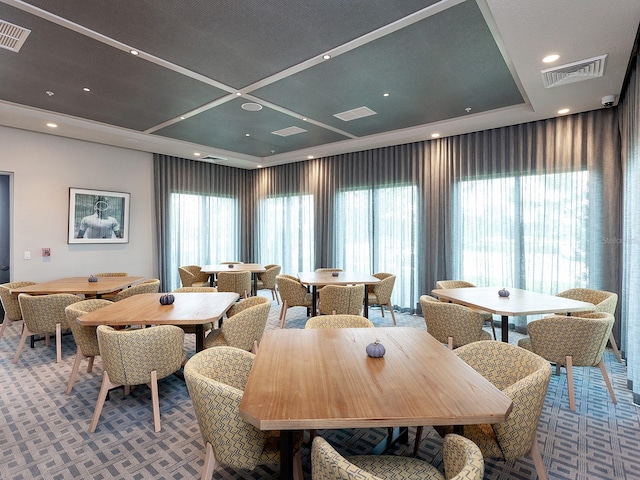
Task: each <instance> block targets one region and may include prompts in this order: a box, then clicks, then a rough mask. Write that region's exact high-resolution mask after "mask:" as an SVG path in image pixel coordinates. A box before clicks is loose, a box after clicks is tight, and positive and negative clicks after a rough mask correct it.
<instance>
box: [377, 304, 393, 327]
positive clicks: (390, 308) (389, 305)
mask: <svg viewBox="0 0 640 480" xmlns="http://www.w3.org/2000/svg"><path fill="white" fill-rule="evenodd" d="M387 307H389V312H391V319H392V320H393V324H394V325H397V323H396V316H395V315H394V313H393V306H392V305H391V302H389V303H387ZM380 308H382V309H384V308H383V306H382V305H380Z"/></svg>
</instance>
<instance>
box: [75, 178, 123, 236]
mask: <svg viewBox="0 0 640 480" xmlns="http://www.w3.org/2000/svg"><path fill="white" fill-rule="evenodd" d="M130 197H131V194H129V193H121V192H108V191H105V190H86V189H83V188H70V189H69V238H68V240H67V243H129V200H130Z"/></svg>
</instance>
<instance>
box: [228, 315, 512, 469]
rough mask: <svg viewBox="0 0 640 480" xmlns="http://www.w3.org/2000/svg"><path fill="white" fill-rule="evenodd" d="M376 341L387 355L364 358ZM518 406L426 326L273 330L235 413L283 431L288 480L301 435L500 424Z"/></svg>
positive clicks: (283, 464)
mask: <svg viewBox="0 0 640 480" xmlns="http://www.w3.org/2000/svg"><path fill="white" fill-rule="evenodd" d="M376 341H378V342H379V344H382V345H383V346H384V347H385V350H386V353H385V354H384V356H383V357H380V358H373V357H370V356H368V354H367V352H366V349H367V346H368V345H370V344H372V343H374V342H376ZM512 406H513V404H512V401H511V399H510V398H509V397H507V396H506V395H505V394H503V393H502V392H501V391H500V390H498V389H497V388H496V387H495V386H494V385H493V384H491V382H489V381H488V380H486V379H485V378H484V377H482V375H480V374H479V373H477V372H476V371H475V370H474V369H473V368H471V367H470V366H469V365H467V364H466V363H465V362H464V361H462V360H461V359H460V358H458V357H457V356H456V355H455V354H454V353H453V352H452V351H451V350H449V349H447V348H445V347H443V346H442V344H440V343H439V342H438V341H437V340H436V339H435V338H434V337H433V336H431V335H430V334H429V333H427V331H426V330H423V329H417V328H411V327H388V328H342V329H284V330H280V329H277V330H269V331H266V332H265V333H264V335H263V337H262V340H261V341H260V348H259V349H258V353H257V355H256V357H255V360H254V364H253V368H252V369H251V373H250V374H249V378H248V381H247V384H246V386H245V389H244V393H243V397H242V401H241V402H240V406H239V414H240V416H241V417H242V418H243V419H244V420H245V421H247V422H249V423H251V424H252V425H254V426H255V427H257V428H258V429H260V430H264V431H272V430H279V431H280V453H281V478H284V479H290V478H293V448H294V444H293V439H294V433H295V432H296V431H300V430H307V429H313V430H318V429H342V428H373V427H386V428H387V429H389V428H394V429H396V430H398V429H404V430H405V432H406V429H407V427H410V426H426V425H453V426H461V425H467V424H486V423H501V422H504V421H505V420H506V419H507V417H508V415H509V413H510V412H511V408H512Z"/></svg>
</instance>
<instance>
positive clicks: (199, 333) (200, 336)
mask: <svg viewBox="0 0 640 480" xmlns="http://www.w3.org/2000/svg"><path fill="white" fill-rule="evenodd" d="M202 350H204V325H203V324H201V323H199V324H197V325H196V352H201V351H202Z"/></svg>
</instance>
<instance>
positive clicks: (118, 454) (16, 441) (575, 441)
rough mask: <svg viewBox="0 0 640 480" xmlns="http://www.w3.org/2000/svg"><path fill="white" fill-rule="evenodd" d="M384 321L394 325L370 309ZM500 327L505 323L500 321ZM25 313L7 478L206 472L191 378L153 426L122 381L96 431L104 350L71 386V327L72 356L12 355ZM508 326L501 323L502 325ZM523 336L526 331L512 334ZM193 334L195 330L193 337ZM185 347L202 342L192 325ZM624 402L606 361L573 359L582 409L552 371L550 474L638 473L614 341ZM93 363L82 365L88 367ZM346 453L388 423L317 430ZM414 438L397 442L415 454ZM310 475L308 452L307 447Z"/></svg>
mask: <svg viewBox="0 0 640 480" xmlns="http://www.w3.org/2000/svg"><path fill="white" fill-rule="evenodd" d="M279 313H280V307H279V306H277V305H276V304H275V302H274V304H273V307H272V309H271V314H270V318H269V325H268V328H278V316H279ZM396 316H397V320H398V325H402V326H412V327H416V328H425V326H424V321H423V319H422V317H419V316H411V315H402V314H396ZM371 320H372V321H373V322H374V323H375V324H376V326H391V325H392V322H391V318H390V317H389V314H388V313H387V314H386V316H385V318H382V317H381V316H380V312H379V310H376V309H372V310H371ZM304 322H305V309H304V308H293V309H290V310H289V313H288V320H287V324H286V328H301V327H303V326H304ZM498 332H499V330H498ZM19 334H20V327H19V324H16V325H12V326H10V327H8V328H7V331H6V332H5V336H4V337H3V338H2V339H0V416H1V418H2V422H1V423H0V445H1V448H0V451H1V452H0V478H1V479H3V480H9V479H12V480H13V479H16V480H18V479H35V478H38V479H60V480H61V479H71V478H83V479H111V478H118V479H175V480H178V479H187V478H188V479H193V478H199V477H200V472H201V468H202V465H203V461H204V446H203V444H202V439H201V437H200V434H199V430H198V425H197V422H196V419H195V416H194V413H193V407H192V405H191V401H190V399H189V396H188V394H187V392H186V387H185V384H184V382H183V381H181V380H180V379H178V378H177V377H174V376H171V377H168V378H166V379H164V380H161V381H160V385H159V390H160V411H161V416H162V418H161V420H162V431H161V432H160V433H157V434H156V433H154V431H153V417H152V412H151V402H150V391H149V389H148V388H147V387H146V386H138V387H136V388H135V389H134V390H132V392H131V394H130V395H129V396H127V397H124V396H123V393H122V390H121V389H119V390H115V391H113V392H112V393H111V395H110V400H109V401H107V402H106V404H105V407H104V410H103V412H102V417H101V419H100V423H99V424H98V428H97V430H96V432H95V433H93V434H89V433H87V429H88V426H89V422H90V419H91V416H92V414H93V410H94V407H95V402H96V398H97V394H98V390H99V387H100V381H101V377H102V370H101V362H100V360H99V359H98V360H97V361H96V365H95V366H94V372H93V373H90V374H88V373H86V361H85V362H83V364H82V367H81V371H80V373H79V376H78V379H77V380H76V385H75V387H74V389H73V392H72V393H71V395H66V394H65V393H64V390H65V387H66V382H67V380H68V376H69V373H70V372H71V366H72V363H73V359H74V355H75V344H74V342H73V338H72V337H71V336H65V337H64V338H63V350H62V351H63V362H62V363H60V364H56V363H55V342H54V341H52V343H51V346H49V347H45V345H44V344H43V342H37V343H36V348H35V349H30V348H28V346H27V347H26V348H25V349H24V351H23V353H22V356H21V358H20V360H19V362H18V364H17V365H13V364H12V363H11V361H12V359H13V355H14V353H15V348H16V345H17V343H18V339H19ZM498 335H499V333H498ZM512 336H513V338H514V340H516V341H517V335H516V334H512ZM189 337H191V338H189ZM186 338H187V340H186V346H187V349H188V350H190V351H191V353H193V349H194V342H193V338H192V336H191V335H187V336H186ZM605 362H606V365H607V369H608V371H609V373H610V375H611V380H612V383H613V387H614V389H615V391H616V395H617V397H618V404H617V405H613V404H612V403H611V401H610V398H609V396H608V393H607V390H606V387H605V385H604V382H603V380H602V377H601V375H600V372H599V370H598V369H596V368H592V369H582V368H576V369H575V385H576V401H577V412H576V413H573V412H571V411H570V410H569V407H568V397H567V388H566V376H565V374H564V371H563V373H562V374H561V375H560V376H559V377H556V376H555V375H552V377H551V384H550V385H549V390H548V393H547V398H546V402H545V406H544V410H543V413H542V417H541V419H540V424H539V428H538V440H539V443H540V450H541V453H542V457H543V459H544V462H545V465H546V467H547V472H548V475H549V478H550V479H579V480H587V479H588V480H593V479H628V480H632V479H640V463H639V461H638V459H639V458H640V435H639V434H640V418H639V416H638V409H637V407H636V406H634V405H633V404H632V402H631V394H630V393H629V391H628V390H627V389H626V375H625V367H624V366H623V365H621V364H618V363H617V362H616V361H615V357H614V356H613V353H611V351H607V353H606V356H605ZM83 369H84V370H83ZM318 433H319V434H320V435H322V436H324V437H325V438H327V439H328V440H329V441H330V442H331V443H332V444H333V445H335V446H336V447H337V448H338V449H339V450H340V451H341V452H343V453H347V452H348V453H355V454H357V453H366V452H367V451H368V450H369V449H370V448H371V447H372V446H373V445H375V444H376V443H378V441H380V439H381V438H382V436H383V434H384V433H385V431H384V430H382V429H371V430H340V431H319V432H318ZM441 446H442V440H441V438H440V437H439V436H438V435H437V434H436V433H435V432H434V431H433V430H432V429H430V428H425V432H424V435H423V440H422V443H421V449H420V453H419V457H420V458H421V459H423V460H426V461H428V462H430V463H432V464H433V465H435V466H436V467H438V468H439V469H441V470H442V453H441ZM412 448H413V429H412V430H411V431H410V437H409V444H408V445H402V444H401V445H398V446H397V447H396V449H395V451H394V452H393V453H395V454H398V455H409V454H410V452H411V451H412ZM303 466H304V471H305V478H310V465H309V452H308V449H307V448H306V447H305V448H304V449H303ZM213 478H216V479H230V478H247V479H276V478H279V474H278V471H272V470H270V469H268V468H264V467H259V468H258V469H257V470H256V471H254V472H246V471H234V470H232V469H221V470H219V471H218V472H216V473H215V474H214V476H213ZM485 478H486V479H493V480H502V479H523V480H524V479H534V478H536V476H535V468H534V466H533V462H532V461H531V459H530V458H528V457H526V458H522V459H519V460H517V461H514V462H501V461H494V460H486V471H485Z"/></svg>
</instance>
